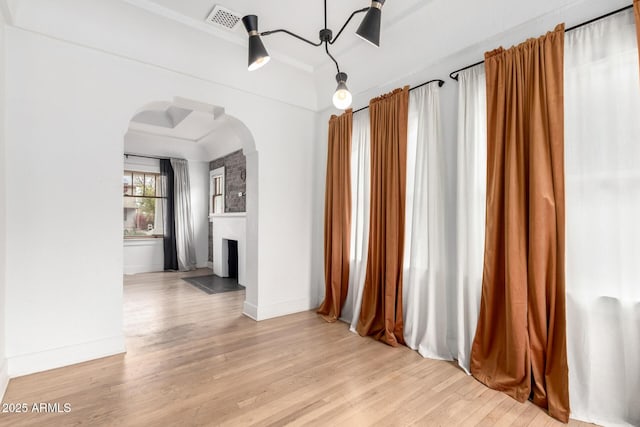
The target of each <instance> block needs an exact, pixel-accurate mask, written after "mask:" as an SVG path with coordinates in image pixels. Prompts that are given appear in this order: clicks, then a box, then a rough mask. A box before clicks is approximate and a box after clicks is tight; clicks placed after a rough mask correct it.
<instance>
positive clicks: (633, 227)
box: [565, 11, 640, 425]
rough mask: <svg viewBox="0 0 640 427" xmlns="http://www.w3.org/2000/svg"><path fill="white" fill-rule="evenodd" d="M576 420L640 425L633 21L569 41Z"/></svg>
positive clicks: (569, 236) (638, 120)
mask: <svg viewBox="0 0 640 427" xmlns="http://www.w3.org/2000/svg"><path fill="white" fill-rule="evenodd" d="M565 40H566V43H565V125H566V130H565V136H566V138H565V139H566V140H565V168H566V170H565V174H566V210H567V219H566V245H567V248H566V269H567V272H566V286H567V350H568V362H569V395H570V398H571V412H572V414H571V416H572V417H573V418H577V419H582V420H586V421H590V422H596V423H600V424H605V425H640V404H639V402H640V85H639V84H638V79H639V74H638V50H637V42H636V33H635V24H634V18H633V11H628V12H623V13H620V14H617V15H614V16H612V17H610V18H607V19H605V20H602V21H598V22H595V23H593V24H590V25H588V26H586V27H584V28H581V29H578V30H576V31H573V32H570V33H567V35H566V39H565Z"/></svg>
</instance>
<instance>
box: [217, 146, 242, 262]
mask: <svg viewBox="0 0 640 427" xmlns="http://www.w3.org/2000/svg"><path fill="white" fill-rule="evenodd" d="M223 166H224V175H225V176H224V187H225V188H224V193H225V201H224V211H225V212H246V210H247V209H246V200H247V198H246V197H245V196H244V195H245V192H246V190H247V184H246V182H245V181H246V170H247V158H246V157H245V155H244V154H243V153H242V150H238V151H234V152H233V153H231V154H228V155H226V156H224V157H221V158H219V159H215V160H213V161H211V162H209V170H210V171H212V170H214V169H218V168H221V167H223ZM243 176H244V177H245V179H242V177H243ZM238 193H242V194H243V196H238ZM212 240H213V230H212V227H211V223H209V261H213V254H212V253H211V242H212Z"/></svg>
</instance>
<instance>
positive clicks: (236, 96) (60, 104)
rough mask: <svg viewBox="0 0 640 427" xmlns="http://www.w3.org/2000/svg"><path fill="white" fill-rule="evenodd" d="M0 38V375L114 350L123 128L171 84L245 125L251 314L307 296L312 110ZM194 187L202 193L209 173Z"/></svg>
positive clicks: (46, 42) (301, 303)
mask: <svg viewBox="0 0 640 427" xmlns="http://www.w3.org/2000/svg"><path fill="white" fill-rule="evenodd" d="M6 37H7V55H8V56H7V64H8V69H7V79H8V84H7V89H8V90H7V103H8V104H7V113H8V116H7V124H8V126H7V159H6V165H7V168H6V172H7V176H8V177H10V179H11V182H9V185H8V191H7V218H8V224H9V227H8V236H7V244H8V254H9V255H8V258H7V261H8V262H7V324H8V325H10V328H8V330H7V355H8V357H9V371H10V374H11V375H14V376H15V375H19V374H24V373H28V372H35V371H38V370H43V369H49V368H53V367H56V366H62V365H66V364H69V363H73V362H77V361H81V360H87V359H90V358H94V357H99V356H102V355H106V354H113V353H117V352H120V351H122V350H123V338H122V262H123V260H122V233H121V230H122V223H121V221H122V214H121V206H122V201H121V198H122V195H121V173H122V170H123V162H122V160H123V159H122V153H123V150H124V146H123V137H124V134H125V132H126V129H127V127H128V123H129V120H130V119H131V117H132V116H133V114H134V113H135V112H136V111H137V109H138V108H139V107H140V106H142V105H145V104H147V103H148V102H151V101H154V100H163V99H172V97H173V96H176V95H178V96H183V97H186V98H190V99H197V100H200V101H202V102H206V103H211V104H215V105H222V106H225V108H226V110H227V112H228V113H229V114H231V115H233V116H235V117H238V118H239V119H241V120H242V121H243V122H244V124H245V125H246V126H247V128H248V129H249V131H250V132H251V134H252V135H253V137H254V138H255V144H256V148H257V152H256V155H255V156H254V155H252V156H248V158H247V162H248V168H247V175H248V176H247V184H248V188H247V192H249V191H253V188H254V187H257V183H258V182H259V185H260V190H259V192H258V193H257V194H258V198H259V200H256V201H251V203H253V204H254V205H257V208H258V221H259V227H257V228H258V240H259V242H258V246H257V248H258V255H257V256H256V257H255V258H254V259H258V264H257V269H256V270H257V277H258V278H259V284H258V286H259V290H258V289H255V290H252V292H249V290H248V292H247V302H248V303H249V304H251V305H252V307H255V312H254V313H250V314H252V315H254V317H256V318H258V319H262V318H267V317H273V316H278V315H283V314H287V313H291V312H296V311H301V310H306V309H309V308H311V298H310V294H311V289H310V285H309V271H310V263H311V217H312V212H311V193H310V192H309V189H310V188H312V174H311V170H312V145H313V135H314V131H315V123H314V118H315V115H314V113H312V112H310V111H308V110H304V109H301V108H298V107H294V106H291V105H288V104H285V103H281V102H278V101H273V100H270V99H267V98H263V97H260V96H255V95H251V94H248V93H246V92H243V91H238V90H235V89H231V88H229V87H226V86H222V85H218V84H215V83H210V82H206V81H203V80H202V79H198V78H194V77H189V76H185V75H184V74H179V73H174V72H172V71H170V70H167V69H165V68H158V67H154V66H151V65H149V64H142V63H140V62H138V61H132V60H128V59H126V58H122V57H120V56H117V55H111V54H108V53H105V52H102V51H98V50H93V49H89V48H85V47H81V46H78V45H75V44H71V43H66V42H63V41H60V40H56V39H52V38H49V37H46V36H43V35H40V34H36V33H32V32H29V31H25V30H22V29H19V28H15V27H12V28H8V29H7V33H6ZM229 72H231V70H230V71H229ZM258 154H259V163H260V165H259V168H258V167H257V166H258V165H257V164H256V165H255V168H251V162H252V161H253V157H256V160H257V155H258ZM250 157H251V158H250ZM79 160H80V161H79ZM202 168H203V172H205V170H206V169H208V168H206V169H205V166H204V164H203V166H202ZM250 168H251V170H253V171H255V173H256V176H250V175H249V174H250ZM194 169H195V168H194ZM203 175H204V176H205V177H206V176H207V175H206V174H204V173H203ZM252 180H253V181H252ZM203 182H208V179H207V178H203ZM12 183H16V184H17V183H20V185H19V186H18V185H11V184H12ZM250 183H251V186H250V185H249V184H250ZM192 185H194V187H198V186H199V185H198V184H197V183H195V182H194V183H193V184H192ZM23 186H28V188H30V189H31V190H30V191H31V193H30V196H31V197H29V198H25V197H24V195H23V193H22V191H21V190H20V189H21V188H22V187H23ZM252 186H253V187H252ZM72 190H73V191H72ZM201 190H202V193H203V200H206V194H207V192H208V184H206V185H201ZM250 200H251V199H250V197H249V195H248V197H247V203H248V204H249V203H250ZM203 205H206V204H205V203H204V202H203ZM70 207H73V209H71V208H70ZM202 235H203V239H205V241H206V237H205V236H206V233H202ZM205 253H206V252H205V251H204V250H203V254H205ZM204 260H206V257H205V258H204ZM34 266H35V268H34Z"/></svg>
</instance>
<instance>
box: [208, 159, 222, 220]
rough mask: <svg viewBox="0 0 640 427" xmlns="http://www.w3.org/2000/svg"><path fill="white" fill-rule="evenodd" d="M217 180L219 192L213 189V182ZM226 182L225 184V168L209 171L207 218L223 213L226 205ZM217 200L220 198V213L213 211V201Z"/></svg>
mask: <svg viewBox="0 0 640 427" xmlns="http://www.w3.org/2000/svg"><path fill="white" fill-rule="evenodd" d="M216 179H219V180H220V181H219V182H220V191H219V192H218V191H217V189H216V188H215V187H216V185H215V181H216ZM225 186H226V182H225V167H224V166H222V167H219V168H216V169H213V170H211V171H209V217H212V216H214V215H220V214H223V213H225V208H226V203H225V198H226V188H225ZM217 198H220V200H221V203H220V206H221V211H220V212H216V211H215V201H216V199H217Z"/></svg>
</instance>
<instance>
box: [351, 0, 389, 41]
mask: <svg viewBox="0 0 640 427" xmlns="http://www.w3.org/2000/svg"><path fill="white" fill-rule="evenodd" d="M383 4H384V0H374V1H372V2H371V7H370V8H369V10H368V11H367V14H366V15H365V16H364V19H363V20H362V22H361V23H360V26H359V27H358V29H357V30H356V34H357V35H359V36H360V37H362V38H363V39H364V40H366V41H368V42H369V43H371V44H372V45H374V46H376V47H378V46H380V22H381V21H382V5H383Z"/></svg>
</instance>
